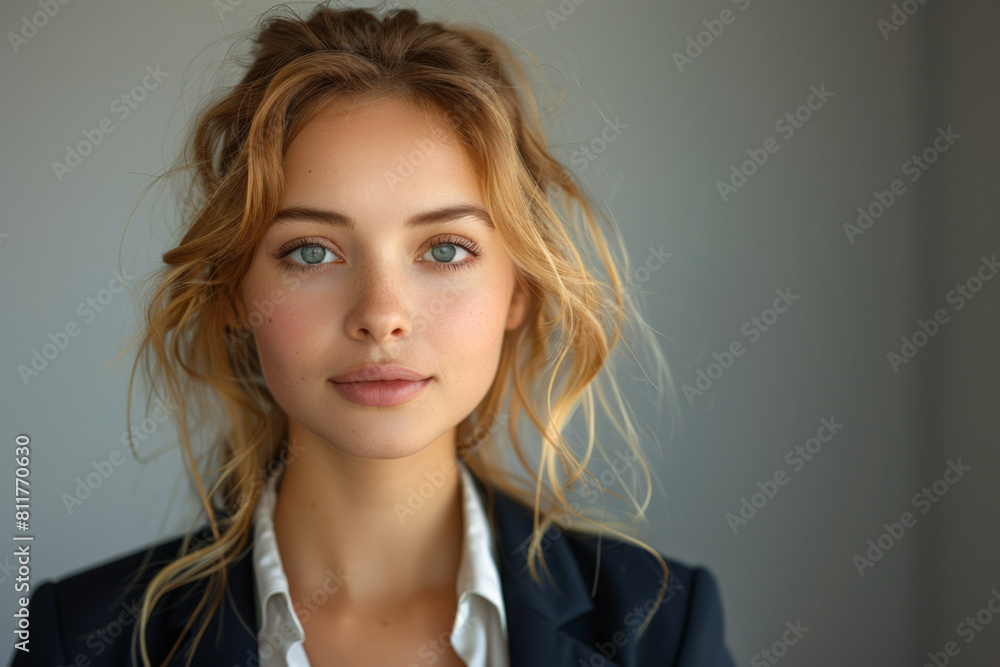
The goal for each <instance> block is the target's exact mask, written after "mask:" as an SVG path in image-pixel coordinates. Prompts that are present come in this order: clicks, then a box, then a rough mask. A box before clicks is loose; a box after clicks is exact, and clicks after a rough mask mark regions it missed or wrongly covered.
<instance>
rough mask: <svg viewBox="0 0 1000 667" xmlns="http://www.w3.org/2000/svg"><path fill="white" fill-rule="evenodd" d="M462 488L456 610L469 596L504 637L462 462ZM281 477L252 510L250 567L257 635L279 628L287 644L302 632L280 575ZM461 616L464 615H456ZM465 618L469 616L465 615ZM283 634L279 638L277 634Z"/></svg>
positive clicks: (499, 602)
mask: <svg viewBox="0 0 1000 667" xmlns="http://www.w3.org/2000/svg"><path fill="white" fill-rule="evenodd" d="M458 469H459V472H460V477H461V480H462V481H461V484H460V486H461V488H462V515H463V518H464V527H465V530H464V535H463V539H462V553H461V557H460V561H459V567H458V575H457V576H456V579H455V591H456V593H457V595H458V601H459V611H460V612H461V611H462V608H463V607H465V608H466V612H468V611H469V610H468V607H469V606H470V604H471V601H470V600H469V598H470V596H472V595H478V596H480V597H482V598H483V599H485V600H487V601H488V602H489V603H490V605H491V606H492V607H493V608H494V609H495V610H496V612H497V616H498V618H499V621H500V627H501V630H502V632H503V634H504V635H505V636H506V634H507V616H506V613H505V608H504V603H503V593H502V590H501V584H500V573H499V570H498V569H497V561H498V559H497V548H496V544H495V540H494V538H493V534H492V531H491V530H490V526H489V521H488V519H487V516H486V510H485V508H484V505H483V498H482V497H481V495H480V492H479V490H478V489H477V487H476V484H475V480H474V478H473V476H472V472H471V471H470V470H469V469H468V466H467V465H466V464H465V462H464V461H462V460H459V461H458ZM280 478H281V472H280V471H279V472H277V473H275V474H273V475H271V477H270V479H268V482H267V485H266V487H265V489H264V491H263V492H262V493H261V495H260V498H259V499H258V501H257V507H256V508H255V510H254V517H253V523H254V543H253V568H254V581H255V591H256V604H257V612H258V620H259V627H260V629H261V631H265V630H268V631H270V632H273V631H274V630H275V629H277V628H279V627H282V626H283V627H284V628H285V629H286V630H285V631H286V632H288V634H289V637H288V639H289V641H291V642H301V641H303V640H304V639H305V632H304V630H303V628H302V624H301V623H300V622H299V619H298V617H297V616H296V615H295V613H294V610H293V607H292V599H291V593H290V590H289V586H288V579H287V577H286V576H285V570H284V566H283V565H282V563H281V555H280V554H279V552H278V543H277V539H276V537H275V533H274V510H275V507H276V505H277V500H278V493H277V486H278V482H279V481H280ZM459 616H463V614H461V613H460V614H459ZM464 616H466V617H468V616H469V614H468V613H466V614H464ZM282 634H284V633H282Z"/></svg>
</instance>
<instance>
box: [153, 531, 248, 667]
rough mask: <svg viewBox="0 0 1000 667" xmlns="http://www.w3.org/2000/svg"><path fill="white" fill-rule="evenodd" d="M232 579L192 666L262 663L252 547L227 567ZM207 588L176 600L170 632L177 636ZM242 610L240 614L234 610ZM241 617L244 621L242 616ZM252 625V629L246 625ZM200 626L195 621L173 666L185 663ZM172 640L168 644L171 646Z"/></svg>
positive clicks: (168, 621)
mask: <svg viewBox="0 0 1000 667" xmlns="http://www.w3.org/2000/svg"><path fill="white" fill-rule="evenodd" d="M228 570H229V572H228V578H229V581H228V582H227V585H226V593H225V594H224V596H223V599H222V603H221V604H220V605H219V608H218V609H217V610H216V612H215V613H214V614H213V615H212V619H211V621H210V622H209V624H208V627H207V628H206V630H205V634H204V635H203V636H202V638H201V641H199V642H198V646H197V647H196V649H195V654H194V657H193V658H192V659H191V667H217V666H218V665H222V664H226V665H234V664H235V665H259V664H260V661H259V659H258V655H257V632H258V628H259V627H260V619H258V618H257V605H256V603H255V593H254V575H253V551H252V549H247V550H246V552H245V553H244V554H243V556H242V557H240V558H239V559H238V560H237V561H235V562H234V563H232V564H231V565H230V566H229V568H228ZM186 590H189V589H186ZM203 592H204V584H203V583H202V584H200V585H199V586H198V587H197V590H195V591H191V592H190V593H189V594H186V595H184V596H183V597H182V598H181V599H180V600H179V601H176V604H175V605H174V606H172V607H170V608H169V611H168V615H167V617H166V619H165V620H164V623H165V625H166V627H167V628H168V633H167V636H169V637H172V638H176V637H178V636H179V635H180V632H181V630H183V629H184V626H185V625H186V624H187V622H188V620H189V619H190V618H191V617H192V616H194V614H195V609H196V608H197V606H198V602H199V601H200V600H201V596H202V594H203ZM237 611H238V612H239V617H237V615H236V613H235V612H237ZM240 619H242V622H241V620H240ZM244 623H246V624H247V625H249V629H247V628H246V627H244V625H243V624H244ZM195 632H197V627H196V626H195V624H192V629H189V630H188V635H187V637H186V639H185V641H184V644H183V645H182V646H181V648H179V649H178V650H177V652H175V653H174V656H173V658H172V659H171V660H170V667H184V665H185V663H186V661H187V653H188V651H189V650H190V646H191V644H192V640H193V637H194V634H195ZM170 646H172V644H170V645H168V646H166V647H165V650H169V649H170Z"/></svg>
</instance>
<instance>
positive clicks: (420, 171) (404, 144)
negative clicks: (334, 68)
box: [281, 98, 483, 220]
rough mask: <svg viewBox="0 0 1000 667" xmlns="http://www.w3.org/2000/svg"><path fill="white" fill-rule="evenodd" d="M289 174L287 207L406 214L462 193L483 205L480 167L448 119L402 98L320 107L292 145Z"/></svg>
mask: <svg viewBox="0 0 1000 667" xmlns="http://www.w3.org/2000/svg"><path fill="white" fill-rule="evenodd" d="M284 176H285V193H284V196H283V199H282V203H281V208H283V209H284V208H288V207H290V206H312V207H316V208H325V209H331V210H336V211H340V212H342V213H344V214H345V215H347V216H349V217H352V218H355V219H359V220H363V219H365V218H366V217H369V216H371V217H379V218H387V219H391V220H397V219H399V220H402V219H404V218H409V217H410V216H412V215H415V214H416V213H418V212H420V211H425V210H430V209H433V208H440V207H442V206H446V205H452V204H455V203H456V202H458V201H461V202H465V203H472V204H477V205H479V206H482V205H483V198H482V195H483V190H482V187H483V186H482V182H481V179H480V177H479V172H478V171H477V170H476V168H475V165H474V164H473V161H472V159H471V157H470V155H469V154H468V153H467V151H466V150H465V149H464V147H463V146H462V142H461V141H460V139H459V137H458V135H457V133H456V132H455V131H454V130H453V129H452V128H451V127H450V126H449V124H448V120H447V119H446V118H445V117H444V116H443V114H440V113H436V112H435V111H434V110H432V109H428V108H426V107H424V106H422V105H417V104H414V103H412V102H410V101H407V100H403V99H400V98H389V99H384V98H383V99H378V100H374V101H367V100H366V101H361V102H353V103H351V104H347V105H345V104H343V103H334V104H331V105H328V106H325V107H323V108H320V109H317V110H316V111H315V112H314V113H313V114H311V117H310V118H309V119H308V120H306V121H305V122H304V125H303V126H302V127H301V128H300V129H299V131H298V132H297V133H296V134H295V135H294V137H293V139H292V141H291V143H290V144H289V145H288V148H287V150H286V151H285V155H284Z"/></svg>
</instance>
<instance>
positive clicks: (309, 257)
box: [279, 239, 336, 269]
mask: <svg viewBox="0 0 1000 667" xmlns="http://www.w3.org/2000/svg"><path fill="white" fill-rule="evenodd" d="M327 253H329V254H330V255H331V256H332V257H336V255H335V254H334V253H333V251H332V250H330V249H329V248H327V247H326V246H324V245H321V244H319V243H313V242H311V241H308V240H306V239H303V241H302V242H301V243H300V244H299V245H297V246H293V247H292V248H288V249H286V250H284V251H282V252H280V253H279V257H291V259H292V262H293V263H294V265H295V266H294V268H296V269H309V268H311V267H313V266H320V265H323V264H329V263H330V261H332V259H331V260H329V261H324V259H325V257H326V255H327ZM296 255H298V257H296ZM300 260H301V261H300Z"/></svg>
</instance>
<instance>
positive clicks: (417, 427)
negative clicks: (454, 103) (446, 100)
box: [241, 100, 525, 458]
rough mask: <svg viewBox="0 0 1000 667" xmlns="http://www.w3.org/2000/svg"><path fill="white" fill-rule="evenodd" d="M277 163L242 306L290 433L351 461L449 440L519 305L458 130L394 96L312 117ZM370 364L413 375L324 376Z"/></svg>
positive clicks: (490, 371)
mask: <svg viewBox="0 0 1000 667" xmlns="http://www.w3.org/2000/svg"><path fill="white" fill-rule="evenodd" d="M284 169H285V180H286V186H287V187H286V191H285V195H284V198H283V200H282V202H281V205H280V209H281V211H283V212H286V213H279V215H278V216H277V217H276V219H275V221H274V222H273V223H272V224H271V226H270V227H269V229H268V230H267V233H266V234H265V235H264V237H263V239H262V240H261V242H260V244H259V245H258V247H257V249H256V251H255V254H254V258H253V263H252V265H251V268H250V271H249V274H248V275H247V279H246V282H245V285H244V289H243V292H242V295H241V296H242V304H241V306H242V309H243V313H242V314H243V316H244V317H245V318H247V321H249V322H250V325H251V328H252V331H253V335H254V338H255V340H256V343H257V350H258V352H259V353H260V360H261V366H262V369H263V374H264V378H265V380H266V382H267V386H268V388H269V389H270V391H271V393H272V395H273V396H274V398H275V400H276V401H277V402H278V404H279V405H280V406H281V407H282V409H284V410H285V412H286V413H287V414H288V417H289V419H290V421H291V423H292V428H293V429H294V432H295V433H297V434H298V435H300V436H301V437H306V438H311V437H316V438H318V439H320V440H322V441H325V442H326V443H328V444H329V445H331V446H332V447H334V448H336V449H337V450H339V451H340V452H343V453H344V454H348V455H351V456H355V457H361V458H398V457H402V456H407V455H409V454H412V453H414V452H417V451H420V450H422V449H423V448H424V447H426V446H427V445H428V444H430V443H432V442H445V443H451V444H453V442H454V429H455V426H456V425H457V424H458V423H459V422H460V421H462V420H463V419H464V418H465V417H467V416H468V415H469V414H470V413H471V412H472V411H473V409H475V407H476V406H477V405H478V404H479V403H480V401H481V400H482V399H483V397H484V396H485V395H486V392H487V390H488V389H489V387H490V386H491V384H492V382H493V380H494V378H495V376H496V372H497V367H498V362H499V358H500V350H501V343H502V342H503V336H504V332H505V330H507V329H513V328H516V327H517V326H518V325H519V324H520V323H521V320H522V319H523V316H524V312H525V296H524V293H523V291H522V290H521V289H520V288H519V287H518V285H517V282H516V280H515V274H514V265H513V262H512V260H511V258H510V256H509V255H508V254H507V252H506V249H505V248H504V246H503V244H502V243H501V241H500V237H499V236H498V235H497V233H496V231H495V230H494V229H493V228H492V226H491V225H490V223H489V221H488V220H486V219H484V217H482V216H485V215H486V214H485V205H484V202H483V197H482V191H481V186H480V183H479V180H478V177H477V175H476V172H475V171H474V167H473V165H472V163H471V162H470V159H469V157H468V155H467V154H466V153H465V152H464V150H463V149H462V148H461V146H460V145H459V143H458V138H457V136H455V135H453V133H452V131H451V130H450V128H447V127H446V126H445V125H444V124H443V122H442V121H441V120H440V119H437V118H433V117H430V115H429V114H425V113H422V112H421V111H419V110H418V109H416V108H415V107H412V106H409V105H407V104H406V103H404V102H401V101H396V100H394V101H382V102H379V103H376V104H374V105H364V106H360V107H358V108H355V109H353V110H351V111H350V112H347V113H340V114H335V113H331V112H329V111H323V112H320V113H319V114H317V115H316V116H315V117H313V118H312V119H311V120H309V121H308V122H307V124H306V125H305V126H304V127H303V128H302V130H301V131H300V132H299V134H298V135H297V136H296V137H295V138H294V139H293V141H292V142H291V144H290V145H289V146H288V149H287V151H286V154H285V159H284ZM460 209H461V210H460ZM477 210H481V211H482V213H481V214H477V213H476V212H475V211H477ZM309 211H313V213H309ZM449 211H451V214H448V212H449ZM317 212H318V213H317ZM255 313H256V315H255ZM377 364H383V365H384V364H392V365H396V366H402V367H405V368H407V369H410V370H411V371H412V372H413V373H414V374H415V375H414V378H422V379H423V380H422V381H420V382H415V381H408V382H392V381H385V380H383V381H366V382H344V381H342V382H335V380H334V378H340V379H341V380H347V379H350V378H343V377H342V376H343V375H345V374H347V373H349V372H351V371H354V370H356V369H359V368H361V367H363V366H367V365H377ZM374 377H376V376H367V378H368V380H372V379H373V378H374Z"/></svg>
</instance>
